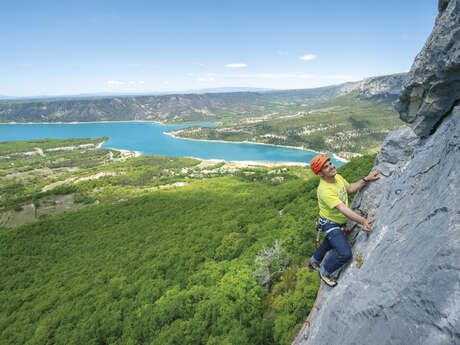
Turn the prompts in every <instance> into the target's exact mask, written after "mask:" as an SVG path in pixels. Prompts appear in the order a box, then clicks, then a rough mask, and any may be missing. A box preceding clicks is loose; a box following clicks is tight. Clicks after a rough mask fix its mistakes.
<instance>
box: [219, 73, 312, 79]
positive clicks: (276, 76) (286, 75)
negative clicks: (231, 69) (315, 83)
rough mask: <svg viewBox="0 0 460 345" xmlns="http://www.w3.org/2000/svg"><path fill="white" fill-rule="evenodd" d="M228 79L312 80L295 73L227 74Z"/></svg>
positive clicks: (307, 75) (304, 75) (305, 75)
mask: <svg viewBox="0 0 460 345" xmlns="http://www.w3.org/2000/svg"><path fill="white" fill-rule="evenodd" d="M224 77H226V78H255V79H311V78H313V76H311V75H309V74H295V73H294V74H293V73H254V74H225V75H224Z"/></svg>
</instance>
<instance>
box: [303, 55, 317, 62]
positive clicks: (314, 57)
mask: <svg viewBox="0 0 460 345" xmlns="http://www.w3.org/2000/svg"><path fill="white" fill-rule="evenodd" d="M299 59H300V60H304V61H311V60H315V59H316V55H313V54H305V55H302V56H300V57H299Z"/></svg>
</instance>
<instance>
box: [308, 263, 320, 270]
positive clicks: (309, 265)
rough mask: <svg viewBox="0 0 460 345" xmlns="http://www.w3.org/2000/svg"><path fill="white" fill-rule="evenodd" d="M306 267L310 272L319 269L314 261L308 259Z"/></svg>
mask: <svg viewBox="0 0 460 345" xmlns="http://www.w3.org/2000/svg"><path fill="white" fill-rule="evenodd" d="M308 268H309V269H310V272H313V271H319V265H318V264H317V263H316V262H312V261H310V262H309V263H308Z"/></svg>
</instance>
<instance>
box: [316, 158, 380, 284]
mask: <svg viewBox="0 0 460 345" xmlns="http://www.w3.org/2000/svg"><path fill="white" fill-rule="evenodd" d="M310 168H311V170H312V171H313V172H314V173H315V174H316V175H318V176H320V177H321V180H320V183H319V186H318V190H317V194H318V204H319V216H320V217H319V225H320V227H321V231H322V232H323V234H324V240H323V242H322V243H321V246H320V247H319V248H317V249H316V251H315V253H314V254H313V256H312V257H311V259H310V263H309V265H308V266H309V267H310V269H314V270H317V271H318V272H319V275H320V277H321V279H322V280H323V281H324V282H325V283H326V284H327V285H328V286H331V287H333V286H336V285H337V281H336V280H335V279H334V278H332V277H331V274H332V273H333V272H334V271H335V270H337V269H338V268H340V267H342V266H343V265H344V264H345V263H346V262H347V261H348V260H350V259H351V257H352V253H351V248H350V245H349V244H348V242H347V239H346V238H345V235H344V230H345V228H346V222H347V219H350V220H352V221H354V222H357V223H359V224H361V225H362V227H363V229H364V230H365V231H367V232H371V231H372V224H373V223H374V221H375V219H374V218H372V219H366V218H364V217H361V216H360V215H359V214H357V213H356V212H354V211H352V210H351V209H350V208H349V206H348V194H349V193H355V192H357V191H358V190H360V189H361V188H363V187H364V186H365V185H366V183H367V182H369V181H374V180H377V179H379V178H380V177H379V176H378V175H379V174H380V171H379V170H374V171H372V172H371V173H369V175H367V176H364V177H363V178H361V179H360V180H359V181H357V182H354V183H351V184H349V183H348V182H347V181H346V180H345V179H344V178H343V177H342V176H340V175H339V174H337V170H336V168H335V166H334V164H332V162H331V159H330V158H329V157H328V156H326V155H318V156H316V157H314V158H313V159H312V160H311V162H310ZM331 249H334V252H333V253H332V254H331V255H330V256H329V257H328V258H327V259H326V260H325V261H324V262H322V261H323V258H324V256H325V255H326V253H327V252H328V251H329V250H331Z"/></svg>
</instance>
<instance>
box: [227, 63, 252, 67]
mask: <svg viewBox="0 0 460 345" xmlns="http://www.w3.org/2000/svg"><path fill="white" fill-rule="evenodd" d="M225 67H227V68H242V67H247V65H246V64H245V63H229V64H227V65H225Z"/></svg>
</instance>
